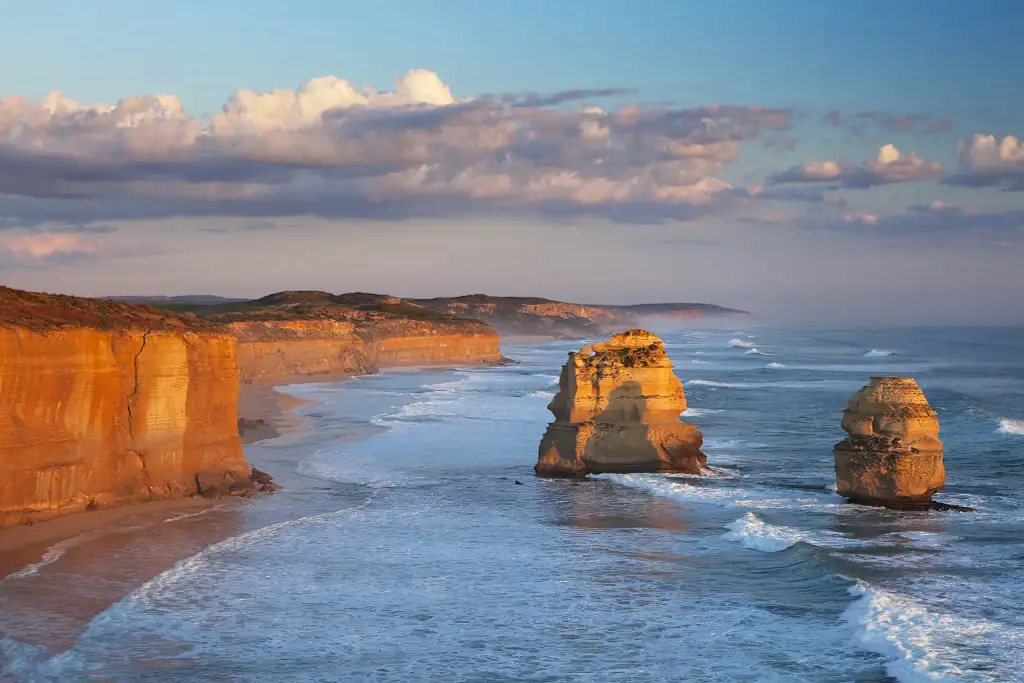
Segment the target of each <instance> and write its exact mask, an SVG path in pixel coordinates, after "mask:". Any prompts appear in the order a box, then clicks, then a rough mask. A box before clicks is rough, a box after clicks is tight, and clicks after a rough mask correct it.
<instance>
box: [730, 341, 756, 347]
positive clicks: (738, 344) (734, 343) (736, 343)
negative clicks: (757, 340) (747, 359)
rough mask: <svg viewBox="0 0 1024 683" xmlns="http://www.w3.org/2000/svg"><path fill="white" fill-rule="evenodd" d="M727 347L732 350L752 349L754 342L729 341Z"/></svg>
mask: <svg viewBox="0 0 1024 683" xmlns="http://www.w3.org/2000/svg"><path fill="white" fill-rule="evenodd" d="M729 346H730V347H731V348H734V349H752V348H754V342H749V341H746V340H745V339H730V340H729Z"/></svg>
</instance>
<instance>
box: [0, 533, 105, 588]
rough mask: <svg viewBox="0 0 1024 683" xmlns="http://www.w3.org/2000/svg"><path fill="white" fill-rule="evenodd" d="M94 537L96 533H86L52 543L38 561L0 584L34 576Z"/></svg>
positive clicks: (12, 573) (9, 575)
mask: <svg viewBox="0 0 1024 683" xmlns="http://www.w3.org/2000/svg"><path fill="white" fill-rule="evenodd" d="M96 535H97V532H96V531H87V532H85V533H83V534H79V535H77V536H73V537H71V538H68V539H65V540H63V541H60V542H58V543H54V544H53V545H51V546H50V547H49V548H47V549H46V552H45V553H43V556H42V557H41V558H40V559H39V561H38V562H33V563H32V564H27V565H25V566H24V567H22V568H21V569H19V570H18V571H16V572H11V573H10V574H8V575H7V576H5V577H4V578H3V579H0V584H4V583H6V582H8V581H13V580H16V579H24V578H26V577H29V576H35V575H36V574H38V573H39V570H41V569H42V568H43V567H45V566H47V565H50V564H53V563H54V562H56V561H57V560H59V559H60V558H61V556H62V555H64V553H66V552H67V551H68V550H70V549H71V548H74V547H75V546H76V545H81V544H82V543H84V542H86V541H88V540H90V539H91V538H93V537H95V536H96Z"/></svg>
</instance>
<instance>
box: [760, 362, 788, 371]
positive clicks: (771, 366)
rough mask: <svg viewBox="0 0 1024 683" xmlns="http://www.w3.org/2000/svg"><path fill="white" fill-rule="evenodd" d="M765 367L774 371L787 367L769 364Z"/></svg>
mask: <svg viewBox="0 0 1024 683" xmlns="http://www.w3.org/2000/svg"><path fill="white" fill-rule="evenodd" d="M765 367H766V368H771V369H772V370H779V369H782V368H784V367H786V366H785V365H783V364H782V363H769V364H768V365H766V366H765Z"/></svg>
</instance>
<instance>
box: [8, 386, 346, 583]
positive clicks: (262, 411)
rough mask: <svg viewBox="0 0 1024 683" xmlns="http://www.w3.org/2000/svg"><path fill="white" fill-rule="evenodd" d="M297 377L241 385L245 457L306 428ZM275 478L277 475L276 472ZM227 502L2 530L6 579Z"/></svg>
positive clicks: (121, 510) (116, 510)
mask: <svg viewBox="0 0 1024 683" xmlns="http://www.w3.org/2000/svg"><path fill="white" fill-rule="evenodd" d="M349 378H351V375H339V376H331V377H330V378H325V379H322V380H320V379H319V376H318V379H317V380H316V381H328V382H334V381H338V382H340V381H344V380H346V379H349ZM296 379H298V378H289V379H282V380H270V381H265V382H252V383H249V384H243V385H241V386H240V388H239V396H238V420H239V436H241V438H242V453H243V455H246V453H245V450H246V447H247V446H249V445H251V444H255V443H260V442H263V441H268V440H271V439H275V438H277V437H279V436H282V435H285V434H288V433H291V432H294V431H297V430H300V429H302V417H301V416H299V415H297V414H296V413H295V412H294V411H295V409H296V408H299V407H301V406H304V405H307V404H309V403H313V401H308V400H306V399H302V398H298V397H297V396H292V395H291V394H288V393H286V392H285V391H283V390H282V388H283V387H287V386H288V385H289V384H301V383H304V382H299V381H295V380H296ZM275 382H281V383H280V384H278V383H275ZM247 459H248V458H247ZM250 465H251V463H250ZM270 474H271V476H273V474H274V473H273V472H271V473H270ZM223 502H224V501H223V500H214V499H209V498H203V497H202V496H198V495H195V496H187V497H183V498H175V499H173V500H155V501H148V502H144V503H129V504H126V505H120V506H118V507H113V508H107V509H104V510H93V511H89V512H80V513H73V514H69V515H61V516H58V517H53V518H50V519H47V520H44V521H41V522H36V523H35V524H19V525H16V526H12V527H7V528H4V529H0V581H3V579H4V578H5V577H7V576H9V575H11V574H14V573H15V572H18V571H19V570H21V569H24V568H25V567H28V566H30V565H33V564H37V563H39V562H41V561H44V558H45V556H46V554H47V553H48V552H49V551H50V550H51V549H53V547H54V546H55V545H57V544H59V543H63V542H65V541H68V540H70V539H72V538H75V537H77V536H81V535H82V534H87V533H92V532H99V531H102V530H103V529H104V528H106V527H111V526H114V525H115V524H117V523H119V522H122V521H123V520H126V519H130V518H132V517H141V516H145V517H146V518H153V519H156V520H157V521H162V520H161V519H159V518H162V519H170V518H172V517H175V516H177V515H180V514H182V513H188V512H199V511H202V510H205V509H209V508H211V507H213V506H215V505H218V504H222V503H223Z"/></svg>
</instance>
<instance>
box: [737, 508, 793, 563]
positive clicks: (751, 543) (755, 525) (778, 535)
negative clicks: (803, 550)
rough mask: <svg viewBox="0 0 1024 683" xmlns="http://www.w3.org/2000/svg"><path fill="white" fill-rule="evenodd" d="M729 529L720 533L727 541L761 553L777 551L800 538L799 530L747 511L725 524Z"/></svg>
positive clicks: (791, 544)
mask: <svg viewBox="0 0 1024 683" xmlns="http://www.w3.org/2000/svg"><path fill="white" fill-rule="evenodd" d="M725 528H726V529H728V530H729V531H728V532H726V533H725V534H723V535H722V538H724V539H726V540H728V541H738V542H740V543H742V544H743V547H744V548H750V549H751V550H759V551H761V552H763V553H777V552H779V551H781V550H785V549H786V548H790V547H792V546H793V545H794V544H795V543H797V542H798V541H800V540H802V539H801V535H800V533H799V532H796V531H794V530H793V529H787V528H786V527H779V526H773V525H771V524H768V523H767V522H765V521H763V520H761V519H759V518H758V517H757V515H755V514H754V513H753V512H748V513H747V514H745V515H743V516H742V517H740V518H739V519H737V520H736V521H734V522H730V523H729V524H726V525H725Z"/></svg>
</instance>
